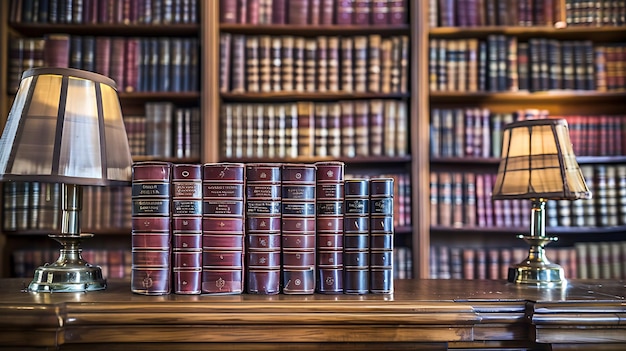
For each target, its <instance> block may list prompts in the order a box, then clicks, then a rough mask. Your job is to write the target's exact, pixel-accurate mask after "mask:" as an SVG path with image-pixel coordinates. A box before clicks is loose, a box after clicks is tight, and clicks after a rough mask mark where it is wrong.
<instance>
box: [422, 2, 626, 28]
mask: <svg viewBox="0 0 626 351" xmlns="http://www.w3.org/2000/svg"><path fill="white" fill-rule="evenodd" d="M429 11H430V12H429V23H430V27H433V28H434V27H474V26H555V27H557V28H562V27H564V26H619V25H624V24H626V18H625V17H624V12H626V5H625V4H624V2H622V1H612V0H590V1H579V0H565V1H559V0H517V1H502V0H430V3H429Z"/></svg>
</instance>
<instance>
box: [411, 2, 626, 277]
mask: <svg viewBox="0 0 626 351" xmlns="http://www.w3.org/2000/svg"><path fill="white" fill-rule="evenodd" d="M447 3H448V4H450V5H451V6H452V5H453V4H456V5H457V6H458V5H459V4H461V3H462V1H458V2H457V1H455V2H447ZM486 3H488V1H485V4H486ZM492 3H493V2H492ZM502 3H504V2H502ZM520 3H522V2H520ZM545 3H554V4H555V5H560V6H561V9H563V11H561V12H560V17H559V18H555V20H554V22H553V23H551V24H546V25H536V24H535V25H528V26H517V25H483V26H465V27H461V26H440V25H441V22H440V23H439V25H438V26H433V27H430V28H428V29H426V30H425V32H426V33H427V34H426V35H427V37H428V40H443V41H447V42H454V41H456V42H457V43H458V42H460V41H469V40H470V39H477V40H478V41H483V42H487V41H488V40H489V38H490V37H493V36H497V35H500V36H505V37H506V38H513V40H515V41H516V42H517V45H518V47H519V43H526V42H528V41H529V40H532V39H534V38H541V39H548V40H555V41H557V42H558V43H562V42H563V43H564V42H574V41H590V42H591V43H592V44H593V45H594V46H595V45H609V46H610V45H614V44H616V43H621V45H622V46H623V45H624V43H625V42H626V27H624V23H622V24H621V25H599V24H590V25H588V26H584V25H577V26H576V25H570V24H569V23H568V17H567V16H568V14H569V12H566V11H565V6H566V4H570V5H571V4H572V2H569V1H561V2H559V1H554V2H545ZM591 3H593V2H591ZM430 4H436V6H441V4H442V3H441V2H437V1H430ZM572 6H574V5H572ZM575 6H584V5H581V4H576V5H575ZM421 9H422V13H421V17H420V18H421V19H423V20H424V21H428V20H429V16H431V15H432V14H433V13H434V12H433V11H429V10H432V9H428V5H426V4H425V5H424V6H423V7H422V8H421ZM438 11H439V14H441V11H444V10H442V9H441V8H438ZM568 11H570V10H568ZM571 11H573V9H572V10H571ZM555 13H556V12H555ZM509 15H511V14H509ZM565 24H567V25H565ZM422 49H423V50H425V51H421V52H420V53H419V55H420V56H419V57H423V58H428V57H432V56H429V55H432V53H431V52H430V51H429V44H426V47H422ZM558 50H561V49H560V46H559V49H558ZM448 52H449V51H448ZM520 52H521V51H520ZM424 62H429V61H428V60H422V63H424ZM457 62H459V63H461V64H463V63H465V61H457ZM488 62H489V61H488ZM593 62H594V64H595V63H596V61H595V59H594V61H593ZM621 62H622V64H623V58H622V61H621ZM432 63H433V62H432V61H431V62H430V66H429V67H432V66H433V65H432ZM541 64H545V65H548V64H549V62H545V61H544V62H541ZM423 69H426V70H428V68H424V67H423ZM594 72H595V71H594ZM622 74H623V73H622ZM430 77H433V75H432V74H431V75H430ZM435 77H438V75H435ZM417 79H418V80H420V81H421V84H422V87H424V90H426V91H428V93H427V94H426V95H427V96H426V97H425V98H424V99H423V100H420V101H421V103H422V105H427V106H429V107H428V108H427V110H426V111H423V114H422V115H421V116H420V118H419V122H418V123H419V124H420V125H421V126H422V128H424V129H426V128H427V126H428V125H429V123H431V118H432V116H433V115H432V114H430V112H431V111H432V110H434V109H440V110H441V109H467V108H480V109H483V108H486V109H489V111H490V113H491V114H492V115H493V114H503V113H512V112H515V111H519V110H524V109H535V110H546V111H548V113H549V115H550V116H564V117H566V118H568V119H569V117H575V116H585V115H611V116H615V117H614V119H617V120H619V121H620V122H621V123H623V122H624V118H626V115H625V113H626V109H625V107H626V105H625V103H624V101H625V98H626V93H625V92H624V88H625V87H624V86H623V83H622V86H621V89H619V90H608V91H598V90H595V89H594V90H561V89H542V90H538V91H530V92H529V91H522V90H521V89H520V90H519V91H511V90H499V91H489V89H487V90H483V91H468V90H466V91H451V90H445V89H441V90H432V89H429V83H430V81H429V75H428V74H424V75H421V76H419V77H418V78H417ZM594 80H595V76H594ZM429 116H431V118H429ZM569 123H570V131H571V132H570V134H571V135H573V134H574V133H575V132H574V129H576V128H577V127H576V124H578V127H580V126H581V125H582V126H585V125H587V126H588V125H591V122H582V123H581V122H579V120H575V119H574V118H572V119H571V120H570V122H569ZM585 123H588V124H585ZM615 133H616V134H617V135H618V137H619V138H621V139H623V138H624V137H626V134H625V133H624V129H621V130H618V131H616V132H615ZM462 136H465V137H466V136H467V134H466V133H462ZM600 138H602V136H600V134H597V135H595V136H593V137H590V138H589V139H587V140H583V141H581V140H578V139H574V138H572V139H573V143H574V146H575V149H576V146H577V145H576V144H575V143H576V142H579V143H581V142H582V143H599V139H600ZM425 139H426V138H425ZM420 140H421V139H420ZM431 141H432V140H431ZM490 141H494V140H493V139H491V140H490ZM494 142H495V141H494ZM421 147H422V148H424V149H428V148H429V147H431V146H430V145H427V143H423V144H422V145H421ZM624 154H625V153H624V150H623V149H622V151H621V153H619V154H616V155H614V156H609V155H607V154H601V153H597V152H596V153H594V154H587V155H585V154H583V155H582V156H581V154H578V156H579V157H578V161H579V164H580V165H581V166H582V167H586V166H591V167H615V168H616V167H618V166H623V165H624V163H625V161H626V159H625V157H624ZM498 163H499V158H498V157H497V156H494V155H490V156H489V157H477V156H467V155H464V156H458V155H454V156H446V157H443V156H437V157H430V161H429V167H430V169H431V171H432V172H437V174H442V173H448V174H449V173H450V172H462V173H475V174H487V175H489V174H492V175H495V173H496V171H497V167H498ZM594 177H595V176H592V177H591V179H590V178H587V183H588V184H589V185H590V187H592V192H593V191H594V190H598V189H593V187H595V185H596V184H595V182H596V180H595V179H594ZM440 179H441V178H439V179H438V180H440ZM420 180H421V182H420V185H419V188H420V189H428V188H429V185H431V183H430V181H429V180H428V179H424V178H421V179H420ZM438 185H441V184H438ZM617 189H619V187H615V189H613V190H615V191H618V190H617ZM478 190H479V189H477V191H478ZM425 191H426V190H425ZM482 192H483V194H484V195H485V196H486V199H487V200H486V201H489V200H488V199H489V198H490V195H489V194H490V192H491V189H490V188H487V187H486V188H484V189H482ZM436 196H437V195H436ZM601 196H602V195H601V194H600V193H599V192H598V193H594V197H601ZM422 200H424V199H423V198H422ZM438 200H441V197H439V198H438ZM578 201H583V200H578ZM585 201H587V200H585ZM435 202H437V201H435ZM616 202H617V204H616V205H615V206H619V204H620V203H623V200H620V199H617V200H616ZM421 203H422V204H427V203H428V202H426V201H423V202H421ZM439 203H440V202H439ZM498 205H499V204H498V201H496V202H493V206H498ZM522 205H523V204H522ZM548 206H554V207H557V209H554V211H557V210H558V211H560V207H559V206H561V204H560V203H559V202H556V201H550V202H549V203H548ZM595 206H596V207H595V211H596V212H592V215H595V216H597V217H598V218H600V216H602V214H601V213H599V211H598V210H599V207H598V205H597V204H596V205H595ZM423 208H429V207H428V206H424V207H423ZM494 208H495V207H494ZM568 208H570V207H568ZM572 208H573V207H572ZM430 209H431V211H432V210H436V209H437V207H436V206H433V207H430ZM529 210H530V209H529V206H524V205H523V206H522V209H521V216H524V217H527V218H528V220H530V211H529ZM549 210H550V207H549ZM570 210H571V208H570ZM616 211H617V209H616ZM619 211H620V213H619V216H621V217H620V218H621V219H620V220H619V221H618V223H617V224H613V225H611V226H600V225H599V224H598V225H596V226H589V225H582V226H576V225H574V224H572V225H571V226H565V225H562V224H561V222H558V225H557V226H551V225H549V226H548V227H547V229H546V233H547V235H556V236H558V237H559V241H558V242H557V243H553V244H551V245H549V246H548V247H547V250H548V255H549V258H550V259H551V260H552V261H556V262H557V263H561V264H568V267H570V266H569V263H568V260H578V262H577V265H578V268H574V269H572V272H569V273H570V274H567V273H568V269H567V268H566V275H568V278H577V277H578V278H592V276H589V275H581V274H580V273H581V272H582V269H584V268H581V267H580V266H581V265H583V261H582V260H583V259H584V258H582V257H580V256H578V257H577V258H576V256H572V253H571V251H572V250H573V251H576V249H577V248H578V247H579V246H582V244H581V243H586V242H592V243H594V244H596V245H599V244H600V243H602V245H604V246H605V247H610V246H613V247H619V246H620V245H621V243H622V242H623V241H624V240H626V236H625V235H624V233H625V232H626V227H625V226H624V224H625V221H624V216H626V214H625V213H624V212H622V211H621V210H619ZM560 213H561V212H559V214H560ZM439 214H441V213H439ZM487 215H489V213H488V214H487ZM549 216H550V212H548V217H549ZM547 219H548V223H550V220H549V218H547ZM575 219H576V218H575V217H573V216H572V219H571V220H572V222H574V220H575ZM424 220H428V221H430V217H428V219H426V218H424ZM528 231H529V224H526V223H522V224H518V225H515V226H511V225H496V224H495V223H494V224H493V225H487V226H485V225H481V224H480V223H471V224H468V223H466V222H464V223H462V224H459V225H440V224H438V223H432V222H431V223H430V235H429V236H430V244H431V245H430V247H431V250H432V251H431V253H434V255H433V256H436V257H432V260H431V269H432V271H431V272H430V273H427V274H429V275H430V276H431V277H438V278H454V277H457V278H459V277H463V278H467V277H468V276H467V275H468V274H473V276H474V277H478V273H477V271H478V270H479V269H481V270H484V271H487V273H485V272H484V271H483V272H482V274H486V276H483V277H486V278H494V277H490V274H492V273H491V272H488V270H489V265H490V262H491V261H493V262H496V263H495V264H494V266H500V267H502V266H503V265H504V266H508V264H505V263H503V262H502V252H503V251H507V252H509V250H510V249H511V247H517V248H520V249H521V254H522V255H524V256H522V257H521V259H519V256H518V258H517V259H516V258H515V257H513V259H512V263H516V262H519V261H521V260H522V259H524V257H526V256H525V255H526V254H527V252H528V246H527V245H526V244H525V243H524V241H522V240H520V239H516V238H515V235H516V234H524V235H527V234H526V233H527V232H528ZM418 235H419V234H418ZM421 235H427V234H423V233H422V234H421ZM490 249H491V252H492V253H494V256H493V260H492V259H491V258H490V257H489V254H490ZM498 250H500V251H498ZM559 250H563V251H564V252H565V251H569V252H570V253H569V254H565V256H561V255H562V254H561V253H558V255H557V251H559ZM621 250H622V251H623V250H624V249H623V248H622V249H621ZM465 251H473V252H474V253H472V254H468V255H469V256H468V259H467V260H468V262H473V263H471V264H473V265H475V267H471V264H466V263H465V262H464V261H463V260H464V258H463V256H462V255H463V253H464V252H465ZM518 251H519V250H518ZM616 251H617V249H616ZM479 253H480V255H481V258H480V259H479V257H478V254H479ZM574 254H578V255H580V252H574ZM459 255H461V256H460V258H459ZM471 255H476V256H475V257H472V256H471ZM608 255H609V254H608V253H602V252H600V253H599V254H598V253H597V251H596V254H595V258H593V260H595V261H591V262H590V263H589V265H593V264H598V265H601V264H606V260H608V259H609V258H607V256H608ZM621 255H622V256H621V257H622V258H621V266H622V267H623V266H624V260H623V253H622V254H621ZM453 256H454V257H455V258H453ZM589 258H590V257H589ZM508 259H511V258H510V256H509V258H508ZM561 259H562V260H563V262H559V261H560V260H561ZM610 259H613V258H610ZM453 260H456V261H455V262H452V261H453ZM602 260H605V263H602V262H601V261H602ZM617 260H618V264H620V262H619V256H618V258H617ZM459 264H460V266H459ZM478 265H483V266H482V267H478ZM468 267H469V269H470V272H473V273H466V272H464V271H463V269H465V268H468ZM603 267H605V266H603ZM474 268H475V269H476V270H474ZM455 269H456V270H455ZM577 269H578V271H577ZM452 270H455V272H452ZM601 270H602V269H601ZM601 270H600V271H601ZM496 272H498V271H496ZM576 272H578V273H576ZM455 273H456V276H455ZM505 274H506V270H499V274H494V275H497V276H495V278H496V279H498V278H500V279H502V278H506V275H505ZM577 274H578V275H577ZM596 274H598V273H597V271H596ZM604 274H607V273H602V272H601V273H600V276H597V277H598V278H600V277H606V275H604ZM618 275H620V273H618ZM623 277H624V276H623V273H621V278H623ZM611 278H613V277H611ZM618 278H619V277H618Z"/></svg>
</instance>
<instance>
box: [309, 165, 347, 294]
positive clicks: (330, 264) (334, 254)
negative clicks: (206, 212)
mask: <svg viewBox="0 0 626 351" xmlns="http://www.w3.org/2000/svg"><path fill="white" fill-rule="evenodd" d="M315 167H316V184H315V194H316V206H317V217H316V230H317V238H316V251H317V274H316V279H317V281H316V291H317V292H319V293H323V294H341V293H343V205H344V203H343V202H344V177H345V175H344V172H345V171H344V169H345V164H344V163H343V162H338V161H320V162H316V163H315Z"/></svg>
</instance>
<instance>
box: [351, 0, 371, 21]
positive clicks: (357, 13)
mask: <svg viewBox="0 0 626 351" xmlns="http://www.w3.org/2000/svg"><path fill="white" fill-rule="evenodd" d="M371 2H372V0H354V15H353V16H354V17H353V18H354V24H356V25H359V26H366V25H369V24H370V14H371V7H370V5H371Z"/></svg>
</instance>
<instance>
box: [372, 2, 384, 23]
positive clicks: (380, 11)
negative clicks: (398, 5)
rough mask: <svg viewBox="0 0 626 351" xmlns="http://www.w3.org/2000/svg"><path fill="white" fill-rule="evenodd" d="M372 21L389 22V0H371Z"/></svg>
mask: <svg viewBox="0 0 626 351" xmlns="http://www.w3.org/2000/svg"><path fill="white" fill-rule="evenodd" d="M370 12H371V23H372V24H374V25H387V24H389V7H387V0H371V10H370Z"/></svg>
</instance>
